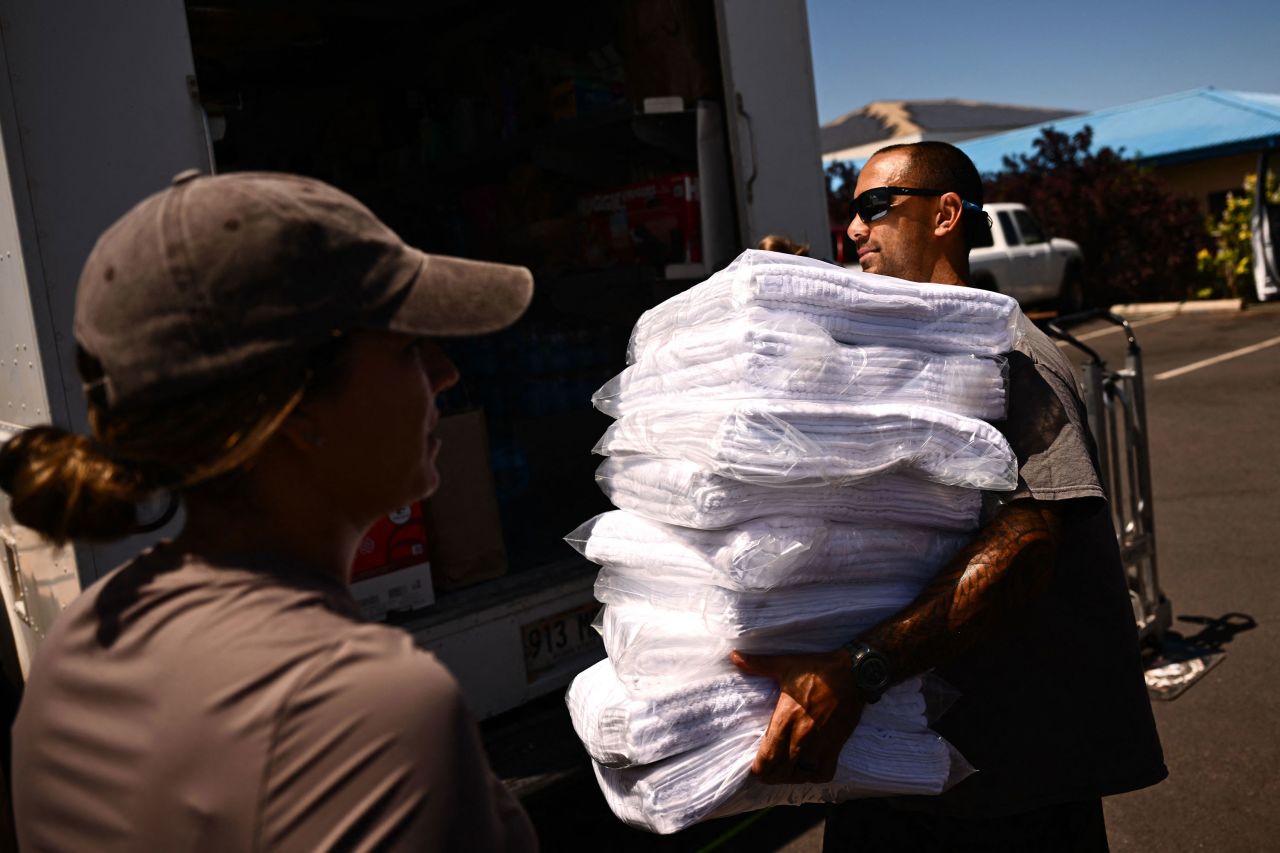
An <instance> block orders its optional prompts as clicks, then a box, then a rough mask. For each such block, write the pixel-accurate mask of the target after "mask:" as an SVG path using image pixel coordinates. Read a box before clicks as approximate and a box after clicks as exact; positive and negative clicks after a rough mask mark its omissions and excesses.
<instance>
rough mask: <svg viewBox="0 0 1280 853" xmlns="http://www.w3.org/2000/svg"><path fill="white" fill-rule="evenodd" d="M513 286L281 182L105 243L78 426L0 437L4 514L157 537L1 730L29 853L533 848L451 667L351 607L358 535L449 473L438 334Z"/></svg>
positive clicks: (489, 327)
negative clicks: (178, 524) (162, 523)
mask: <svg viewBox="0 0 1280 853" xmlns="http://www.w3.org/2000/svg"><path fill="white" fill-rule="evenodd" d="M532 287H533V283H532V279H531V277H530V276H529V273H528V271H527V270H525V269H523V268H520V267H507V266H501V265H496V264H482V263H477V262H473V261H464V260H459V259H453V258H445V257H439V256H431V255H426V254H424V253H422V252H419V251H418V250H416V249H413V248H411V247H409V246H406V245H405V244H404V243H403V242H401V240H400V239H399V238H398V237H397V236H396V235H395V234H394V233H393V232H391V231H390V230H389V229H388V228H387V227H386V226H384V225H383V224H382V223H380V222H379V221H378V220H377V219H376V218H375V217H374V216H373V215H372V214H371V213H370V212H369V211H368V210H366V209H365V208H364V207H362V206H361V205H360V204H359V203H358V202H356V201H355V200H354V199H352V198H350V197H349V196H347V195H344V194H343V193H341V192H339V191H337V190H335V189H333V188H332V187H329V186H327V185H325V184H322V183H320V182H317V181H313V180H308V179H305V178H299V177H294V176H288V175H275V174H265V173H259V174H252V173H244V174H233V175H226V176H220V177H210V178H202V177H198V176H195V175H194V174H192V173H184V174H183V175H180V176H179V177H178V178H176V179H175V181H174V185H173V186H171V187H169V188H167V189H166V190H164V191H162V192H160V193H158V194H156V195H154V196H152V197H150V198H148V199H146V200H145V201H143V202H142V203H141V204H139V205H138V206H137V207H135V208H134V209H133V210H131V211H130V212H129V213H127V214H126V215H125V216H124V217H123V218H122V219H121V220H120V221H118V222H117V223H116V224H115V225H113V226H112V227H111V228H110V229H109V230H108V231H107V232H106V233H105V234H104V235H103V236H102V238H101V239H100V240H99V241H98V244H97V245H96V246H95V247H94V250H93V252H92V254H91V255H90V257H89V260H88V262H87V264H86V266H85V268H84V272H83V273H82V275H81V279H80V285H79V291H78V294H77V304H76V326H75V331H76V342H77V344H78V357H79V368H80V372H81V375H82V377H83V379H84V381H85V390H86V394H87V397H88V403H89V421H90V425H91V427H92V433H93V434H92V436H82V435H74V434H69V433H67V432H64V431H62V430H59V429H57V428H54V427H36V428H33V429H30V430H27V431H25V432H23V433H21V434H19V435H18V436H17V437H15V438H14V439H12V440H11V441H10V442H9V443H8V444H7V445H5V446H4V448H3V449H2V450H0V487H3V488H4V490H5V491H6V492H8V493H9V494H10V496H11V499H12V512H13V515H14V517H15V518H16V519H17V520H18V521H19V522H20V523H22V524H24V525H27V526H29V527H32V528H34V529H35V530H37V531H40V532H41V533H43V534H44V535H46V536H47V537H49V538H50V539H53V540H55V541H58V542H66V541H68V540H108V539H114V538H120V537H123V536H125V535H128V534H130V533H133V532H136V531H137V529H138V521H137V511H136V509H135V508H136V507H137V506H138V505H139V504H140V503H142V502H145V501H148V500H151V499H153V498H154V497H155V496H157V495H164V494H170V495H174V496H179V497H180V498H181V502H182V505H183V507H184V509H185V523H184V525H183V527H182V531H181V533H180V534H178V535H177V536H176V537H175V538H174V539H172V540H170V541H165V542H162V543H160V544H158V545H156V546H155V547H153V548H151V549H149V550H147V551H146V552H144V553H142V554H140V555H138V556H137V557H135V558H134V559H133V560H131V561H130V562H128V563H127V564H125V565H124V566H122V567H120V568H119V569H116V570H115V571H113V572H111V573H110V574H109V575H107V576H106V577H105V578H103V579H102V580H101V581H99V582H98V583H96V584H94V585H93V586H92V587H90V588H89V589H88V590H86V592H85V593H84V594H83V595H81V596H80V598H79V599H77V600H76V601H75V602H74V603H73V604H72V605H71V606H70V607H68V608H67V610H66V611H65V612H64V613H63V614H62V616H61V617H60V619H59V620H58V622H57V624H56V625H55V626H54V628H53V630H52V631H51V632H50V634H49V636H48V637H47V638H46V640H45V641H44V643H43V645H42V646H41V648H40V652H39V654H38V656H37V658H36V660H35V662H34V664H33V666H32V671H31V676H30V679H29V681H28V684H27V687H26V691H25V695H24V697H23V701H22V706H21V709H20V711H19V714H18V719H17V722H16V724H15V726H14V757H13V773H14V778H15V780H16V781H17V784H15V786H14V788H15V791H14V794H15V796H14V803H15V813H16V819H17V828H18V835H19V841H20V842H21V844H22V846H23V848H24V849H31V850H89V849H92V850H195V849H201V850H218V851H229V850H249V849H253V850H259V849H265V850H348V849H360V850H372V849H379V850H383V849H396V850H398V849H406V850H409V849H412V850H486V851H488V850H531V849H534V848H535V847H536V841H535V839H534V836H533V831H532V828H531V826H530V825H529V822H528V818H527V817H526V816H525V814H524V812H523V811H522V810H521V808H520V806H519V805H518V803H517V802H516V801H515V800H514V799H513V798H512V797H511V796H510V794H509V793H508V792H507V791H506V790H505V789H504V788H503V787H502V785H501V784H500V783H499V782H498V781H497V780H496V779H495V778H494V776H493V774H492V772H491V771H490V769H489V766H488V763H487V761H486V759H485V757H484V753H483V750H482V747H481V745H480V742H479V737H478V733H477V730H476V726H475V723H474V721H473V720H472V718H471V717H470V715H469V714H468V712H467V711H466V709H465V707H464V706H463V704H462V700H461V697H460V695H459V691H458V686H457V684H456V683H455V682H454V681H453V679H452V677H451V676H450V675H449V674H448V673H447V672H446V671H445V670H444V669H443V667H441V666H440V664H439V663H437V662H436V660H435V659H434V658H433V657H432V656H431V655H430V654H428V653H426V652H423V651H421V650H419V649H416V648H415V647H414V645H413V643H412V642H411V639H410V638H409V636H408V635H407V634H405V633H403V632H401V631H398V630H396V629H393V628H389V627H386V626H382V625H374V624H366V623H364V622H362V621H361V620H360V619H359V616H358V612H357V611H356V608H355V605H354V602H353V601H352V598H351V596H350V593H349V591H348V589H347V579H348V568H349V566H350V565H351V562H352V558H353V555H354V553H355V550H356V546H357V545H358V543H359V541H360V539H361V537H362V535H363V533H364V532H365V531H366V530H367V529H368V527H369V526H370V524H372V522H373V521H374V520H376V519H377V518H379V517H380V516H382V515H384V514H386V513H388V512H390V511H391V510H393V509H395V508H396V507H399V506H403V505H405V504H408V503H411V502H412V501H414V500H417V499H419V498H421V497H423V496H425V495H428V494H430V493H431V492H432V491H433V490H434V489H435V487H436V482H437V474H436V470H435V456H436V453H437V452H438V451H439V449H440V448H439V442H438V441H437V440H436V439H434V438H433V437H432V435H431V433H432V430H433V429H434V427H435V424H436V421H437V419H438V412H437V410H436V406H435V395H436V394H437V393H438V392H439V391H441V390H442V389H444V388H447V387H449V386H450V385H452V384H453V383H454V382H455V381H456V379H457V374H456V372H455V371H454V369H453V366H452V365H451V364H450V363H449V361H448V360H447V359H446V358H445V357H444V355H443V353H442V352H441V351H440V350H439V349H438V348H437V347H436V346H435V345H434V344H432V343H430V342H429V340H428V339H430V338H434V337H440V336H451V335H473V334H483V333H486V332H492V331H496V330H498V329H501V328H503V327H505V326H507V325H509V324H510V323H512V322H514V321H515V320H516V319H517V318H518V317H519V316H520V315H521V313H523V311H524V310H525V308H526V306H527V305H528V302H529V299H530V297H531V294H532Z"/></svg>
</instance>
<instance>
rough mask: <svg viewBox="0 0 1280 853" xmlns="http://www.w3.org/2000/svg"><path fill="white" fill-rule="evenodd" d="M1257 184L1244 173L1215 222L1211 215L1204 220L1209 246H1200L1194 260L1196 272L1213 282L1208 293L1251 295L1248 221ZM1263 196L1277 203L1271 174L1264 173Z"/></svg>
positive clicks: (1279, 188) (1278, 194) (1279, 193)
mask: <svg viewBox="0 0 1280 853" xmlns="http://www.w3.org/2000/svg"><path fill="white" fill-rule="evenodd" d="M1257 185H1258V176H1257V175H1246V176H1245V179H1244V187H1243V188H1242V189H1241V192H1240V194H1239V195H1236V194H1235V193H1228V194H1227V206H1226V209H1225V210H1223V211H1222V216H1221V217H1219V219H1218V221H1217V222H1214V221H1213V218H1212V217H1210V218H1209V219H1208V220H1207V221H1206V227H1207V228H1208V230H1209V236H1210V237H1211V238H1212V239H1213V248H1212V249H1201V250H1200V252H1199V254H1197V255H1196V261H1197V264H1198V266H1199V268H1200V272H1202V273H1205V274H1206V275H1207V276H1210V277H1211V279H1212V281H1213V285H1211V286H1210V288H1209V291H1210V293H1209V295H1222V296H1228V297H1231V298H1232V299H1236V298H1239V297H1241V296H1243V297H1247V298H1252V297H1253V294H1254V290H1253V243H1252V236H1253V235H1252V232H1251V231H1250V229H1249V220H1250V218H1251V217H1252V215H1253V195H1254V192H1255V191H1256V189H1257ZM1266 195H1267V201H1268V202H1270V203H1272V204H1275V203H1280V186H1277V183H1276V176H1275V173H1272V172H1269V173H1268V174H1267V189H1266ZM1215 291H1216V294H1215Z"/></svg>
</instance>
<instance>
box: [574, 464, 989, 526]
mask: <svg viewBox="0 0 1280 853" xmlns="http://www.w3.org/2000/svg"><path fill="white" fill-rule="evenodd" d="M596 482H597V484H599V486H600V488H601V489H602V490H603V491H604V493H605V494H606V495H608V497H609V500H610V501H612V502H613V504H614V506H618V507H621V508H622V509H626V510H630V511H631V512H634V513H636V514H638V515H643V516H645V517H647V518H652V519H654V520H657V521H665V522H668V523H671V524H678V525H681V526H683V527H693V528H700V529H715V528H723V527H731V526H733V525H736V524H741V523H742V522H744V521H747V520H749V519H753V518H759V517H761V516H765V515H792V516H810V517H816V518H822V519H827V520H831V521H842V522H849V523H855V524H864V525H874V526H888V525H912V526H918V527H934V528H940V529H946V530H957V531H969V530H973V529H975V528H977V526H978V524H979V521H980V519H981V515H982V493H981V492H978V491H975V490H973V489H965V488H961V487H959V486H944V485H941V484H938V483H931V482H929V481H927V480H921V479H919V478H917V477H913V476H911V475H910V474H883V475H881V476H878V477H875V478H872V479H868V480H863V481H862V482H860V483H857V484H856V485H853V486H832V485H826V484H816V485H815V484H808V485H796V486H765V485H758V484H755V483H744V482H741V481H739V480H731V479H729V478H727V477H722V476H719V475H717V474H714V473H711V472H708V471H706V470H704V469H703V468H701V467H700V466H699V465H697V464H696V463H694V462H686V461H681V460H675V459H654V458H651V457H647V456H615V457H611V458H608V459H606V460H604V462H602V463H601V464H600V467H599V468H598V469H596Z"/></svg>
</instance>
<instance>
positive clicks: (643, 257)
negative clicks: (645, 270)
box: [578, 172, 702, 264]
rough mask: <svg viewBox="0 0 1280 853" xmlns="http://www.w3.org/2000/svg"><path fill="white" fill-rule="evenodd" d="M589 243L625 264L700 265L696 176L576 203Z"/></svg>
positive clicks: (624, 189)
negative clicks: (585, 223)
mask: <svg viewBox="0 0 1280 853" xmlns="http://www.w3.org/2000/svg"><path fill="white" fill-rule="evenodd" d="M578 208H579V210H580V211H581V212H582V213H584V214H585V215H586V216H587V217H588V219H589V221H590V223H591V228H590V230H591V236H592V240H593V242H595V243H597V244H598V245H603V246H607V247H608V249H609V251H610V253H611V254H612V255H613V256H614V257H615V258H617V259H618V260H620V261H622V262H623V263H632V262H637V261H638V262H642V263H651V264H688V263H700V262H701V261H702V216H701V201H700V199H699V195H698V176H697V175H695V174H693V173H691V172H680V173H677V174H674V175H665V176H663V177H661V178H655V179H653V180H651V181H643V182H641V183H638V184H631V185H629V186H625V187H622V188H620V189H617V190H613V191H612V192H605V193H592V194H590V195H586V196H583V197H582V198H581V199H580V200H579V204H578Z"/></svg>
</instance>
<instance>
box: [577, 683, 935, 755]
mask: <svg viewBox="0 0 1280 853" xmlns="http://www.w3.org/2000/svg"><path fill="white" fill-rule="evenodd" d="M923 685H924V682H923V680H922V679H919V678H911V679H907V680H906V681H903V682H902V683H900V684H896V685H894V686H893V687H892V688H891V689H889V690H888V691H886V692H885V694H884V696H882V697H881V699H880V701H879V702H876V703H875V704H873V705H868V706H866V708H865V709H864V710H863V714H862V720H861V722H862V724H864V725H867V726H870V727H872V728H882V729H894V730H898V731H924V730H925V728H926V727H927V725H928V719H929V718H928V717H927V712H928V702H927V700H926V697H925V693H924V690H923ZM778 693H779V691H778V686H777V684H776V683H775V682H774V681H773V680H772V679H769V678H760V677H758V676H752V675H746V674H744V673H741V672H728V673H725V674H723V675H717V676H713V677H711V678H705V679H701V680H696V681H691V682H688V683H685V684H681V685H679V686H678V687H675V688H674V689H670V690H664V691H660V692H657V693H653V694H649V695H643V696H632V695H631V694H629V693H627V691H626V688H625V687H624V686H623V684H622V682H621V681H619V680H618V677H617V675H616V674H615V673H614V670H613V665H612V663H610V662H609V661H608V660H607V659H606V660H602V661H600V662H599V663H597V664H595V665H594V666H592V667H590V668H589V669H587V670H585V671H584V672H582V673H579V675H578V677H577V678H575V679H574V681H573V684H572V685H570V687H569V691H568V693H567V694H566V695H565V701H566V703H567V704H568V706H569V714H570V717H571V718H572V720H573V726H574V730H575V731H576V732H577V734H578V737H579V738H580V739H581V740H582V744H583V746H584V747H585V748H586V750H587V753H588V754H589V755H590V756H591V757H592V758H593V759H594V760H595V761H597V762H599V763H600V764H603V765H604V766H606V767H634V766H637V765H641V764H652V763H653V762H655V761H661V760H663V759H665V758H670V757H671V756H673V755H678V754H680V753H683V752H688V751H690V750H693V749H697V748H698V747H701V746H704V745H706V744H708V743H711V742H712V741H716V740H719V739H720V738H723V737H726V736H731V735H732V734H734V733H735V732H737V731H740V730H743V729H748V728H754V729H758V730H760V731H763V730H764V728H765V727H766V726H767V725H768V723H769V718H770V717H771V716H772V715H773V709H774V706H775V705H777V702H778Z"/></svg>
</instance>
